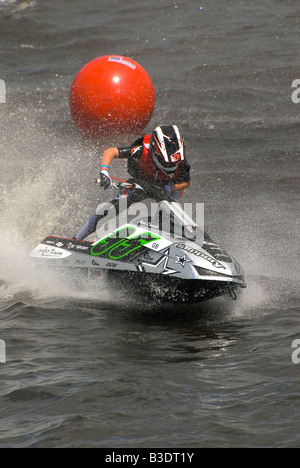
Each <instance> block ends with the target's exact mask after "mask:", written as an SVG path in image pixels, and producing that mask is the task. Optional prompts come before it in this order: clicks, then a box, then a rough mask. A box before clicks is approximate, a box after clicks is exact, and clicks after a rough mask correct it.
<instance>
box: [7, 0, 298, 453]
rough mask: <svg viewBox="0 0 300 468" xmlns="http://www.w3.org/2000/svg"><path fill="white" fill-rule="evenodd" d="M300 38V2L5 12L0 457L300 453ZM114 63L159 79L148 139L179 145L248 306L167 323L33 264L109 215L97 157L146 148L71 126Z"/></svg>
mask: <svg viewBox="0 0 300 468" xmlns="http://www.w3.org/2000/svg"><path fill="white" fill-rule="evenodd" d="M154 3H155V4H154ZM299 21H300V9H299V5H297V2H295V1H294V0H286V1H280V0H265V1H264V2H261V1H258V0H253V1H252V2H250V3H249V2H246V0H235V1H233V0H228V1H227V2H225V3H224V2H223V3H222V4H221V3H220V2H219V1H217V0H202V1H199V0H190V1H189V2H184V1H182V0H181V1H175V0H158V1H157V2H149V1H146V0H139V1H137V0H132V1H130V2H125V1H122V0H110V1H109V2H107V1H104V0H87V1H82V0H73V1H72V2H69V1H66V0H65V1H62V0H51V1H50V0H36V1H14V0H1V1H0V44H1V50H0V79H2V80H5V83H6V103H5V104H0V129H1V130H0V131H1V137H0V156H1V175H0V178H1V193H0V203H1V212H0V221H1V223H0V257H1V261H0V262H1V263H0V325H1V328H0V339H1V340H4V342H5V345H6V363H5V364H4V363H3V364H0V375H1V379H0V447H102V448H107V447H111V448H113V447H116V448H129V447H137V448H141V447H144V448H147V447H164V448H179V447H181V448H186V447H197V448H202V447H299V446H300V422H299V421H300V409H299V408H300V404H299V403H300V385H299V377H300V364H297V361H298V360H299V355H300V352H299V353H298V352H297V348H292V345H295V340H299V339H300V320H299V276H300V275H299V256H298V254H299V222H298V218H299V156H300V150H299V146H300V145H299V143H300V138H299V123H300V119H299V110H300V104H296V103H294V102H293V101H292V92H293V88H292V83H293V81H294V80H296V79H300V74H299V73H300V72H299V46H298V40H297V38H298V37H299ZM107 54H119V55H123V56H128V57H131V58H133V59H134V60H136V61H137V62H139V63H140V64H141V65H142V66H143V67H144V68H145V69H146V70H147V71H148V73H149V75H150V76H151V78H152V80H153V83H154V86H155V89H156V107H155V112H154V115H153V118H152V120H151V122H150V124H149V127H148V128H147V129H146V130H151V128H153V127H154V126H156V125H158V124H160V123H166V122H172V123H177V124H178V126H179V127H180V128H181V130H182V132H183V134H184V137H185V140H186V144H187V152H188V158H189V162H190V164H191V166H192V182H193V184H192V187H191V189H190V190H189V191H187V192H186V195H185V200H184V201H186V202H194V203H195V202H197V201H198V202H201V203H204V204H205V226H206V229H207V231H208V232H209V234H210V235H211V236H212V238H213V239H214V240H216V241H218V242H221V243H222V245H224V247H225V248H226V250H227V251H228V252H230V253H232V254H233V255H234V256H235V257H236V258H237V259H238V261H239V262H240V263H241V265H242V266H243V267H244V269H245V273H246V278H247V283H248V288H247V289H246V290H244V291H243V292H242V294H241V295H240V296H239V298H238V300H237V301H235V302H234V301H232V300H231V299H230V298H229V297H228V298H222V299H217V300H212V301H208V302H207V303H204V304H200V305H194V306H191V307H184V308H183V307H181V306H172V305H170V306H169V307H162V306H155V305H153V304H145V303H144V301H143V300H142V299H141V300H140V301H138V300H137V299H136V298H135V299H134V300H133V299H132V298H130V297H128V296H122V295H121V294H120V293H119V292H118V291H115V292H114V293H113V294H112V293H111V292H110V291H109V289H108V287H107V285H106V284H105V282H104V283H103V285H101V288H100V289H98V290H97V291H95V290H94V291H90V290H87V289H86V288H84V287H82V288H78V287H75V286H74V285H72V282H70V281H61V280H60V279H58V278H57V277H55V275H54V274H53V273H51V272H49V274H44V275H40V274H39V273H38V272H37V271H36V270H35V269H34V268H33V266H32V264H31V263H30V262H29V260H28V254H29V252H30V251H31V250H32V249H33V248H34V247H35V245H36V244H37V243H38V242H39V241H40V240H41V239H43V238H44V237H45V236H46V235H50V234H51V235H61V236H65V237H68V236H71V235H73V234H74V233H75V232H76V230H78V228H79V227H81V225H82V223H83V222H84V221H85V220H86V218H87V217H88V216H89V215H90V214H92V213H93V212H94V210H95V207H96V206H97V205H98V203H99V191H98V188H97V187H95V186H94V184H93V179H94V177H95V176H97V173H98V170H99V151H100V152H101V151H102V150H103V149H104V148H105V147H107V146H108V145H109V146H110V145H118V144H119V145H122V146H123V145H126V144H129V143H130V142H131V141H132V138H133V137H134V138H135V137H136V136H137V135H134V136H132V135H128V136H126V137H122V138H121V137H120V136H118V135H117V134H116V135H115V137H114V138H113V139H110V140H109V141H108V140H107V139H103V140H101V141H98V142H95V141H92V142H91V141H86V140H85V141H84V140H82V138H81V136H80V135H79V134H78V131H77V130H76V128H74V125H73V123H72V120H71V117H70V111H69V102H68V95H69V90H70V86H71V84H72V81H73V79H74V77H75V76H76V74H77V73H78V71H79V70H80V69H81V68H82V67H83V66H84V65H85V64H86V63H88V62H89V61H90V60H92V59H94V58H96V57H100V56H103V55H107ZM112 140H113V141H112ZM114 170H115V175H117V176H122V175H123V176H124V173H125V168H124V163H122V162H121V161H120V162H116V164H115V166H114ZM101 197H103V195H101V196H100V198H101ZM101 200H102V198H101ZM296 344H297V343H296Z"/></svg>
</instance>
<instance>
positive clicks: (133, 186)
mask: <svg viewBox="0 0 300 468" xmlns="http://www.w3.org/2000/svg"><path fill="white" fill-rule="evenodd" d="M94 182H95V184H100V182H101V181H100V179H95V180H94ZM113 189H117V190H124V189H127V190H144V188H143V187H141V186H140V185H139V184H137V183H135V182H123V181H118V182H113V183H112V185H111V187H110V190H113Z"/></svg>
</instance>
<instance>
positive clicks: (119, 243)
mask: <svg viewBox="0 0 300 468" xmlns="http://www.w3.org/2000/svg"><path fill="white" fill-rule="evenodd" d="M136 230H137V228H135V227H134V226H127V227H124V228H121V229H119V230H117V231H115V232H114V233H112V234H110V235H109V236H107V237H105V238H104V239H101V240H100V241H98V242H97V243H96V244H95V245H93V247H92V250H91V254H92V255H94V256H100V255H101V256H102V257H103V258H109V259H111V260H123V259H125V257H126V261H129V260H131V259H132V258H133V257H135V256H136V254H137V253H139V250H140V249H142V248H143V247H144V246H146V245H147V244H149V243H150V242H156V241H158V240H159V239H161V238H160V237H159V236H157V235H155V234H152V233H151V232H147V231H145V232H142V233H140V234H137V235H135V234H136ZM132 236H134V237H132Z"/></svg>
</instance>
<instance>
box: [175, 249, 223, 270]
mask: <svg viewBox="0 0 300 468" xmlns="http://www.w3.org/2000/svg"><path fill="white" fill-rule="evenodd" d="M177 248H178V249H181V250H184V251H185V252H188V253H190V254H192V255H195V256H196V257H201V258H203V259H204V260H207V261H208V262H210V263H211V264H212V265H213V266H214V267H216V268H222V269H223V270H226V268H225V267H224V265H222V263H220V262H218V261H217V260H216V259H214V258H213V257H211V256H210V255H207V254H206V253H204V252H201V251H200V250H197V249H194V248H193V247H189V246H188V245H186V244H177Z"/></svg>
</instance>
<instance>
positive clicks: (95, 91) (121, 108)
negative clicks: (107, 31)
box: [70, 55, 155, 138]
mask: <svg viewBox="0 0 300 468" xmlns="http://www.w3.org/2000/svg"><path fill="white" fill-rule="evenodd" d="M154 106H155V89H154V86H153V83H152V81H151V78H150V77H149V75H148V73H147V72H146V71H145V69H144V68H143V67H142V66H141V65H139V64H138V63H137V62H135V61H134V60H132V59H130V58H127V57H122V56H120V55H107V56H104V57H99V58H96V59H95V60H92V61H91V62H89V63H88V64H87V65H85V66H84V67H83V68H82V70H80V72H79V73H78V75H77V76H76V77H75V79H74V81H73V84H72V86H71V91H70V109H71V115H72V118H73V121H74V123H75V125H76V127H77V128H78V130H79V131H80V133H81V134H82V135H83V136H84V137H87V138H100V137H103V136H109V135H112V134H114V133H118V134H125V133H136V132H140V131H141V130H143V129H144V128H145V127H146V126H147V124H148V123H149V121H150V119H151V117H152V114H153V111H154Z"/></svg>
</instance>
